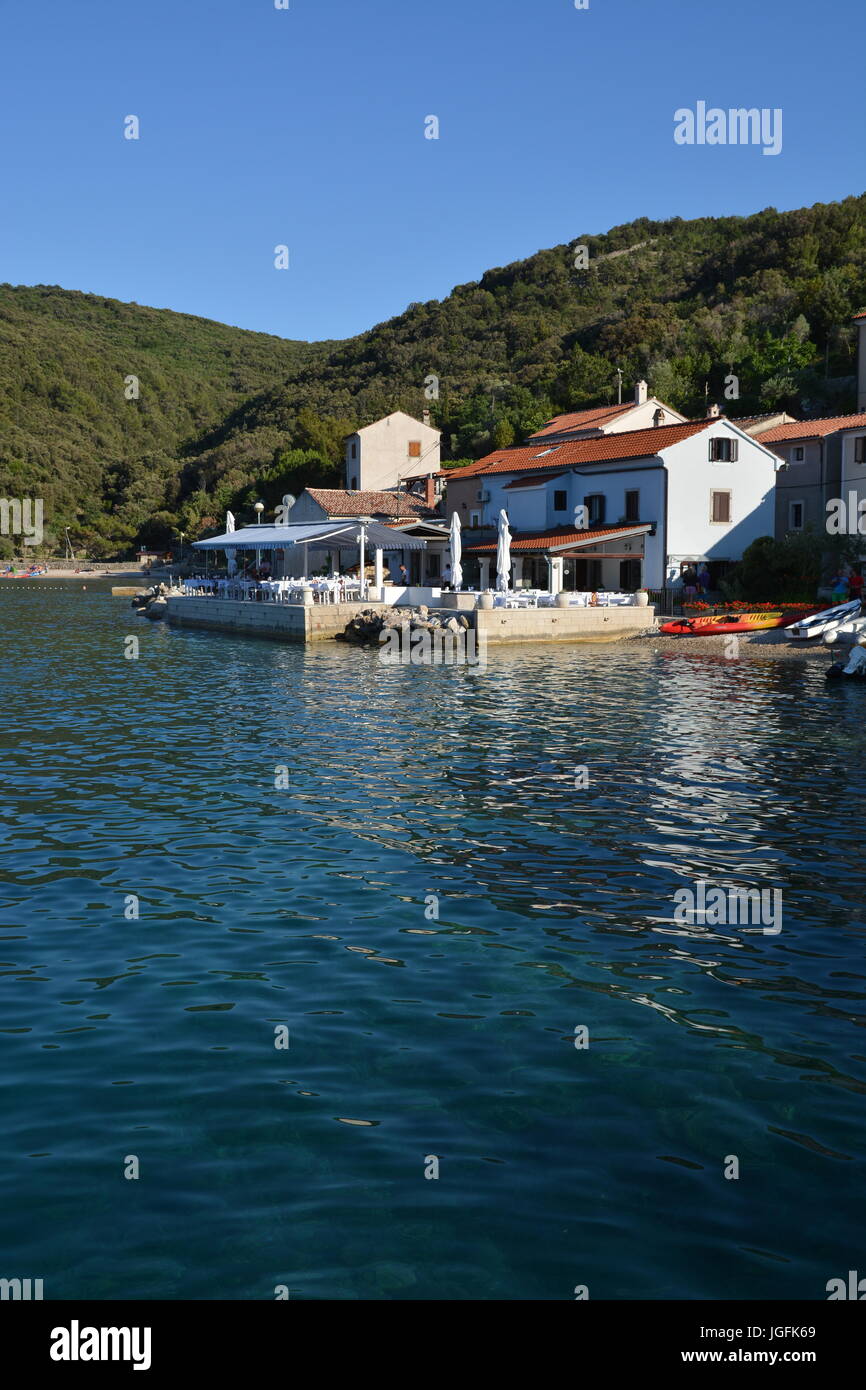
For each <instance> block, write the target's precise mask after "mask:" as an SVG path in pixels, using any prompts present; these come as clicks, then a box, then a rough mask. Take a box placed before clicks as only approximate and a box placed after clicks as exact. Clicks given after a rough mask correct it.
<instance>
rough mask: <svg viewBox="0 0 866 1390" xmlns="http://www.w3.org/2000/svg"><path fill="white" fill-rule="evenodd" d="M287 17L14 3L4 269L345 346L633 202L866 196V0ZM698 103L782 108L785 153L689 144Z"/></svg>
mask: <svg viewBox="0 0 866 1390" xmlns="http://www.w3.org/2000/svg"><path fill="white" fill-rule="evenodd" d="M290 5H291V8H290V9H289V10H277V9H276V8H275V7H274V0H138V3H134V2H133V0H74V3H73V0H0V54H2V65H3V79H2V83H0V208H2V213H0V280H5V281H8V282H11V283H13V284H36V283H44V284H59V285H63V286H64V287H66V288H69V289H80V290H88V291H92V292H95V293H98V294H104V295H109V296H112V297H114V298H117V299H123V300H135V301H137V302H138V303H139V304H151V305H155V306H157V307H165V308H171V309H176V310H181V311H184V312H187V313H192V314H200V315H203V316H205V317H207V318H214V319H219V320H221V321H223V322H226V323H232V324H238V325H240V326H242V327H245V328H255V329H260V330H263V331H265V332H269V333H276V334H280V335H281V336H284V337H291V338H336V337H345V336H348V335H349V334H353V333H357V332H360V331H362V330H363V329H365V328H369V327H371V326H372V325H373V324H375V323H378V322H381V321H382V320H384V319H387V318H390V317H391V316H392V315H394V314H398V313H400V312H402V310H403V309H404V308H405V307H406V305H407V304H408V303H409V302H410V301H412V300H427V299H440V298H442V297H444V296H445V295H446V294H448V292H449V291H450V289H451V288H452V287H453V286H454V285H455V284H461V283H465V282H466V281H469V280H474V279H477V278H478V277H479V276H480V275H481V274H482V273H483V272H484V271H485V270H486V269H488V268H490V267H492V266H497V265H505V264H507V263H508V262H510V261H514V260H518V259H521V258H522V257H524V256H528V255H531V254H532V253H533V252H534V251H536V250H538V249H540V248H542V247H547V246H553V245H556V244H557V243H560V242H565V241H569V240H571V239H573V238H574V237H576V236H578V235H579V234H581V233H584V232H600V231H606V230H607V229H608V228H609V227H611V226H615V225H617V224H618V223H622V222H627V221H630V220H631V219H632V218H635V217H639V216H641V215H646V216H649V217H657V218H664V217H671V216H681V217H695V216H704V215H717V214H730V213H749V212H754V211H756V210H758V209H759V208H762V207H767V206H769V205H773V206H775V207H777V208H793V207H799V206H802V205H804V204H809V203H814V202H825V201H829V200H832V199H837V198H841V197H844V196H845V195H846V194H850V193H859V192H862V191H863V188H864V186H866V177H864V172H866V155H864V150H866V127H864V86H863V55H864V52H866V6H864V5H863V3H862V0H824V3H821V4H816V3H814V0H809V2H808V3H807V0H719V2H718V3H715V4H711V3H708V0H590V6H589V9H588V10H585V11H578V10H576V9H575V8H574V0H290ZM701 100H702V101H706V102H707V104H708V105H709V106H720V107H723V108H728V107H730V106H757V107H770V108H775V107H781V108H782V110H783V112H784V116H783V122H784V123H783V133H784V144H783V149H782V152H781V154H779V155H778V156H775V157H772V156H765V155H763V154H762V153H761V150H760V149H759V148H755V147H741V146H735V147H709V146H703V147H700V146H695V147H691V148H688V147H681V146H677V145H676V144H675V143H674V140H673V128H674V121H673V113H674V111H675V110H676V109H677V108H678V107H686V106H690V107H694V106H695V104H696V103H697V102H698V101H701ZM127 115H137V116H138V117H139V118H140V121H141V138H140V139H139V140H138V141H131V140H125V139H124V138H123V120H124V117H125V116H127ZM428 115H436V116H438V117H439V120H440V122H441V128H440V139H439V140H438V141H433V140H426V139H425V138H424V118H425V117H426V116H428ZM280 243H285V244H287V245H288V246H289V248H290V257H291V265H290V268H289V270H288V271H277V270H275V269H274V268H273V256H274V247H275V246H276V245H277V244H280Z"/></svg>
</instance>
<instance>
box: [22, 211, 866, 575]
mask: <svg viewBox="0 0 866 1390" xmlns="http://www.w3.org/2000/svg"><path fill="white" fill-rule="evenodd" d="M577 246H585V247H586V248H587V252H588V264H587V265H586V266H585V267H584V266H583V265H582V264H580V262H581V261H582V260H583V257H581V256H576V255H575V248H576V247H577ZM576 262H577V263H576ZM864 306H866V196H861V197H857V198H854V197H852V198H847V199H845V200H844V201H843V202H841V203H832V204H818V205H816V206H814V207H812V208H804V209H800V210H798V211H795V212H787V213H778V212H776V211H774V210H773V209H769V210H766V211H764V212H760V213H757V214H755V215H754V216H750V217H744V218H734V217H731V218H701V219H697V220H693V221H683V220H682V219H679V218H674V219H672V220H670V221H666V222H653V221H649V220H647V219H640V220H638V221H636V222H633V223H630V224H628V225H626V226H623V227H617V228H614V229H613V230H612V231H610V232H608V233H606V234H605V235H600V236H591V235H580V236H578V237H576V238H575V241H574V243H571V244H570V245H568V246H559V247H556V248H554V249H553V250H549V251H541V252H539V253H538V254H537V255H535V256H532V257H530V258H529V259H528V260H525V261H520V262H517V263H515V264H514V265H511V266H507V267H504V268H502V269H498V270H491V271H488V272H487V274H485V275H484V276H483V277H482V279H481V280H480V281H479V282H477V283H472V284H467V285H461V286H459V287H457V288H456V289H455V290H454V291H453V292H452V293H451V294H450V295H449V296H448V297H447V298H446V299H444V300H442V301H431V302H429V303H425V304H413V305H410V306H409V308H408V309H407V310H406V312H405V313H403V314H401V315H400V316H399V317H398V318H395V319H392V320H390V321H388V322H386V323H383V324H380V325H378V326H377V327H375V328H373V329H371V330H370V331H369V332H367V333H364V334H361V335H360V336H359V337H357V338H353V339H348V340H346V341H345V342H342V343H330V344H303V343H292V342H282V341H281V340H279V339H276V338H270V337H267V336H266V335H262V334H253V333H244V332H242V331H241V330H238V329H231V328H225V327H223V326H221V325H219V324H214V323H208V322H206V321H204V320H201V319H194V318H190V317H188V316H185V315H179V314H174V313H171V312H170V311H168V310H151V309H141V308H139V307H138V306H136V305H123V304H118V303H116V302H114V301H111V300H103V299H99V298H96V297H94V296H91V295H80V294H75V293H73V292H68V291H64V290H60V289H56V288H50V287H49V288H46V287H38V288H36V289H24V288H17V289H15V288H12V287H10V286H4V287H2V288H0V495H17V496H24V495H41V496H44V497H45V498H46V516H47V518H48V519H49V524H50V525H51V526H52V529H53V530H54V531H55V533H56V534H61V532H60V531H59V527H61V526H62V525H63V524H68V525H70V529H71V533H72V535H73V537H74V538H75V539H76V541H77V543H78V544H82V543H85V544H88V545H89V546H90V547H91V548H92V549H93V550H101V552H102V553H104V554H107V553H109V551H110V550H111V549H112V548H118V547H120V548H126V549H128V548H129V547H130V546H131V544H132V543H133V542H134V541H137V540H143V539H145V540H149V541H154V542H155V541H160V540H164V539H168V538H170V537H171V535H172V534H173V533H175V534H176V530H177V529H178V528H182V529H184V530H185V531H186V532H187V534H195V533H196V532H197V531H199V530H201V529H203V528H207V527H208V526H211V525H213V524H215V523H216V522H217V520H219V519H221V517H222V513H223V511H224V509H225V507H226V506H227V505H229V506H232V507H233V508H234V509H236V510H240V512H241V513H242V514H243V513H244V509H245V508H246V507H248V506H249V505H250V504H251V502H252V501H253V500H255V498H256V497H258V496H261V497H262V498H263V500H265V502H266V503H268V505H271V504H273V503H274V502H275V501H276V500H277V499H278V497H279V496H280V495H281V494H282V493H283V492H285V491H286V490H287V489H290V490H291V491H294V492H297V491H298V490H299V489H300V488H301V487H303V486H304V485H305V484H307V483H313V482H315V483H324V482H331V483H333V482H335V481H338V479H339V477H340V476H341V473H340V471H339V464H340V459H341V455H342V447H341V440H342V437H343V435H344V434H345V433H347V432H348V431H350V430H353V429H355V428H357V427H358V426H359V425H361V424H365V423H368V422H369V421H370V420H372V419H375V418H376V417H377V416H379V415H381V414H385V413H387V412H388V411H389V410H394V409H404V410H407V411H409V412H410V413H412V414H415V415H419V414H420V412H421V411H422V409H424V407H425V406H429V407H430V408H431V409H432V412H433V419H434V422H435V423H437V424H438V425H439V426H440V427H441V428H442V429H443V431H444V437H443V445H444V451H443V456H444V457H445V458H446V459H448V458H450V459H460V458H473V457H478V456H479V455H480V454H481V453H483V452H485V451H487V450H488V449H489V448H490V447H491V446H494V445H495V446H497V447H501V446H503V445H505V444H507V443H510V442H511V441H512V440H514V439H520V438H522V437H523V436H524V435H525V434H526V433H528V432H529V431H530V430H532V429H534V428H535V427H537V425H538V424H540V423H541V421H543V420H544V419H546V418H548V417H549V416H550V415H552V414H555V413H556V412H558V411H562V410H566V409H568V408H578V407H580V406H583V405H587V404H591V403H594V402H604V401H609V400H612V399H614V400H615V399H616V369H617V368H620V369H621V370H622V373H623V379H624V383H625V385H624V390H625V391H626V392H629V391H630V390H631V388H632V383H633V382H634V381H635V380H636V379H637V378H638V377H641V376H642V377H645V378H646V380H647V381H648V382H649V385H650V390H651V391H652V393H653V394H655V395H657V396H659V397H661V398H662V399H664V400H666V401H668V402H669V403H670V404H671V405H673V406H676V407H677V408H678V409H680V410H682V411H684V412H686V413H688V414H696V413H700V414H703V412H704V410H705V407H706V403H707V400H708V399H710V400H717V401H719V402H720V403H721V404H722V406H723V408H724V409H725V410H726V411H727V413H728V414H730V415H732V416H735V415H746V414H750V413H755V412H758V411H765V410H770V409H774V408H788V409H789V410H792V411H793V412H795V413H799V414H802V415H822V414H829V413H835V412H839V411H845V410H851V409H853V408H854V406H855V397H854V370H855V336H854V330H853V327H852V325H851V322H850V319H851V315H852V314H853V313H854V312H856V310H857V309H859V308H862V307H864ZM130 373H133V374H136V375H138V376H139V378H140V381H141V389H140V396H139V399H138V400H127V399H125V397H124V379H125V378H126V376H127V375H128V374H130ZM730 373H733V374H734V375H735V376H736V377H737V378H738V381H739V392H740V395H739V399H730V398H727V399H726V397H725V385H724V383H725V379H726V378H727V377H728V376H729V374H730ZM431 375H435V376H436V377H437V378H438V390H439V396H438V399H427V398H425V381H427V380H428V379H429V378H430V376H431Z"/></svg>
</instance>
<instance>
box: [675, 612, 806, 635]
mask: <svg viewBox="0 0 866 1390" xmlns="http://www.w3.org/2000/svg"><path fill="white" fill-rule="evenodd" d="M816 606H817V605H816ZM802 611H803V607H802V605H798V606H797V607H796V608H794V607H791V606H789V607H787V608H759V609H755V610H754V611H753V612H744V613H738V612H733V613H712V614H709V613H708V614H707V615H706V616H705V617H698V618H675V619H674V620H673V621H672V622H669V623H662V625H661V627H660V629H659V631H660V632H664V633H666V634H668V635H669V636H672V637H715V636H721V635H723V634H725V633H728V632H761V631H763V630H764V629H766V628H772V627H785V626H786V625H787V624H788V623H790V621H791V619H792V618H793V617H794V616H795V614H796V613H801V614H802ZM806 621H808V619H807V620H806Z"/></svg>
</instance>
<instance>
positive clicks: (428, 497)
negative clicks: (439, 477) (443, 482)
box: [424, 474, 436, 512]
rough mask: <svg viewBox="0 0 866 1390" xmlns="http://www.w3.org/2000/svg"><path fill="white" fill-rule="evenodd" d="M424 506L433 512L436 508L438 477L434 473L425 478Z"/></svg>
mask: <svg viewBox="0 0 866 1390" xmlns="http://www.w3.org/2000/svg"><path fill="white" fill-rule="evenodd" d="M424 506H425V507H429V508H430V510H431V512H432V511H435V510H436V479H435V478H434V477H433V475H432V474H431V475H430V477H429V478H425V479H424Z"/></svg>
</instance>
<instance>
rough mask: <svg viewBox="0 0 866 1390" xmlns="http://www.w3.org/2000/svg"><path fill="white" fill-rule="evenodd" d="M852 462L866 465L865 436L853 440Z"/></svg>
mask: <svg viewBox="0 0 866 1390" xmlns="http://www.w3.org/2000/svg"><path fill="white" fill-rule="evenodd" d="M854 462H855V463H866V434H861V435H859V436H858V438H857V439H855V440H854Z"/></svg>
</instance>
